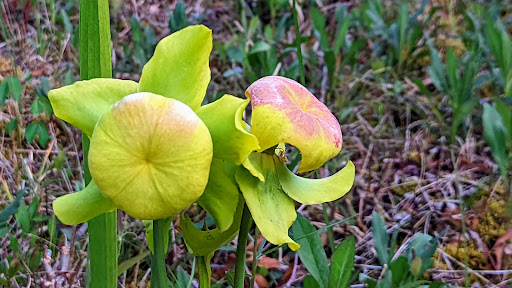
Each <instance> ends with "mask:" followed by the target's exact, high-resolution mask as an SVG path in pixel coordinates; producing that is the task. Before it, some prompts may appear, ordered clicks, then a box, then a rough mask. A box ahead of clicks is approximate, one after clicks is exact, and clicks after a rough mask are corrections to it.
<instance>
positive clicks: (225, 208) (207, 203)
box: [197, 144, 240, 231]
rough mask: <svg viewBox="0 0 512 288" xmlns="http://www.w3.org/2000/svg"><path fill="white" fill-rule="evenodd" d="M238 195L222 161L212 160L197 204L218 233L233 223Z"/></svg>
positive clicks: (236, 188)
mask: <svg viewBox="0 0 512 288" xmlns="http://www.w3.org/2000/svg"><path fill="white" fill-rule="evenodd" d="M214 147H215V144H214ZM239 195H240V193H239V192H238V187H236V185H235V184H234V183H233V182H231V179H229V177H228V176H227V175H226V172H225V170H224V163H223V161H222V160H220V159H213V161H212V166H211V168H210V178H209V180H208V184H207V185H206V188H205V189H204V193H203V195H201V197H200V198H199V199H198V200H197V204H199V206H201V207H202V208H203V209H204V210H206V212H208V214H210V215H212V217H213V219H215V224H216V225H217V227H218V228H219V230H220V231H225V230H227V229H228V228H229V227H230V226H231V224H232V223H233V219H234V217H235V212H236V207H237V205H238V197H239Z"/></svg>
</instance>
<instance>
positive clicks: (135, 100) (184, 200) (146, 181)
mask: <svg viewBox="0 0 512 288" xmlns="http://www.w3.org/2000/svg"><path fill="white" fill-rule="evenodd" d="M212 155H213V147H212V140H211V137H210V133H209V132H208V128H206V125H204V123H203V122H202V121H201V119H199V117H197V115H196V114H195V113H194V111H192V109H190V107H188V106H187V105H185V104H183V103H181V102H179V101H177V100H175V99H171V98H165V97H162V96H159V95H155V94H151V93H136V94H132V95H129V96H127V97H125V98H123V100H121V101H119V102H118V103H117V104H115V105H114V106H113V107H112V109H111V110H110V111H108V112H107V113H105V114H103V116H102V117H101V119H100V121H99V122H98V124H97V126H96V128H95V130H94V133H93V135H92V138H91V146H90V152H89V166H90V170H91V174H92V177H93V179H94V180H95V182H96V184H97V185H98V187H99V188H100V191H101V193H102V194H103V195H104V196H105V197H106V198H108V199H110V200H111V201H112V202H113V203H114V204H115V205H116V206H117V207H118V208H119V209H122V210H124V211H126V212H127V213H128V214H129V215H131V216H133V217H134V218H137V219H145V220H154V219H160V218H167V217H169V216H172V215H175V214H177V213H179V212H180V211H182V210H183V209H185V208H186V207H188V206H189V205H190V204H192V203H193V202H195V201H196V200H197V199H198V198H199V197H200V196H201V195H202V194H203V191H204V188H205V187H206V184H207V182H208V175H209V171H210V163H211V161H212Z"/></svg>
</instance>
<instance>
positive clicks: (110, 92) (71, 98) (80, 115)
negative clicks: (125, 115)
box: [48, 78, 138, 137]
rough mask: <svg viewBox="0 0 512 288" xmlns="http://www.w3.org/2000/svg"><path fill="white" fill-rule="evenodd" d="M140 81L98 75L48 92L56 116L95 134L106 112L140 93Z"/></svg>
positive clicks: (88, 134) (88, 133)
mask: <svg viewBox="0 0 512 288" xmlns="http://www.w3.org/2000/svg"><path fill="white" fill-rule="evenodd" d="M137 85H138V84H137V83H136V82H133V81H128V80H117V79H102V78H96V79H91V80H85V81H78V82H75V83H74V84H73V85H69V86H64V87H62V88H59V89H54V90H51V91H50V92H48V98H49V99H50V102H51V104H52V107H53V111H54V112H55V116H57V117H59V118H60V119H62V120H64V121H66V122H68V123H70V124H71V125H73V126H75V127H77V128H79V129H80V130H82V132H84V133H85V134H87V136H89V137H91V135H92V132H93V130H94V126H95V125H96V123H97V122H98V120H99V119H100V117H101V115H103V113H105V112H107V111H108V110H109V109H110V108H111V107H112V105H114V104H115V103H117V102H118V101H119V100H121V99H123V97H125V96H127V95H130V94H133V93H136V92H137Z"/></svg>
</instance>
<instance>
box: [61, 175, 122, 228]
mask: <svg viewBox="0 0 512 288" xmlns="http://www.w3.org/2000/svg"><path fill="white" fill-rule="evenodd" d="M114 209H116V206H114V204H113V203H112V202H110V200H108V199H107V198H105V197H104V196H103V195H102V194H101V192H100V189H99V188H98V186H97V185H96V183H94V181H91V182H90V183H89V185H87V187H85V189H84V190H82V191H80V192H76V193H72V194H67V195H64V196H62V197H59V198H57V199H55V201H53V211H54V212H55V215H56V216H57V218H59V220H60V222H62V223H64V224H66V225H77V224H80V223H84V222H87V221H89V220H91V219H92V218H94V217H96V216H98V215H100V214H103V213H106V212H110V211H112V210H114Z"/></svg>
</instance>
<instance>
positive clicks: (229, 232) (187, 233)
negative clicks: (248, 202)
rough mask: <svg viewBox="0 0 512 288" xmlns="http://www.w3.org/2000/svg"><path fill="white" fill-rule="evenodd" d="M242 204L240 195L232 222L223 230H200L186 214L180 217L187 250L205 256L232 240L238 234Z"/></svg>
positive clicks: (242, 200)
mask: <svg viewBox="0 0 512 288" xmlns="http://www.w3.org/2000/svg"><path fill="white" fill-rule="evenodd" d="M244 204H245V202H244V199H243V198H242V196H241V195H240V196H239V200H238V205H237V209H236V213H235V217H234V219H233V223H231V226H230V227H229V228H228V229H226V230H225V231H221V230H220V229H219V228H215V229H213V230H206V231H202V230H200V229H197V228H196V227H195V226H194V223H193V222H192V221H191V220H190V218H189V217H188V216H187V215H185V216H183V217H181V220H180V226H181V230H182V233H183V239H185V244H186V245H187V249H188V251H189V252H190V253H192V254H193V255H195V256H207V255H209V254H210V253H212V252H214V251H215V250H217V249H219V248H220V247H222V246H224V245H226V244H228V243H229V242H230V241H231V240H233V239H234V238H235V236H236V235H237V234H238V228H239V227H240V221H241V219H242V211H243V210H244Z"/></svg>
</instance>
